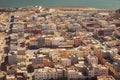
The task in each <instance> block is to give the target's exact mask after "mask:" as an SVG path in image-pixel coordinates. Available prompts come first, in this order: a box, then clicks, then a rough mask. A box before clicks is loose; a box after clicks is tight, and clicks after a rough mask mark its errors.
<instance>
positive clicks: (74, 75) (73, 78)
mask: <svg viewBox="0 0 120 80" xmlns="http://www.w3.org/2000/svg"><path fill="white" fill-rule="evenodd" d="M82 77H83V74H82V73H81V72H78V71H77V70H76V69H74V68H67V79H68V80H77V79H78V78H82Z"/></svg>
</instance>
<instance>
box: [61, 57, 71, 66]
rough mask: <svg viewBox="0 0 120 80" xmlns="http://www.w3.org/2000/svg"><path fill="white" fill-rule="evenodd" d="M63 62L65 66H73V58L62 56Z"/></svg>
mask: <svg viewBox="0 0 120 80" xmlns="http://www.w3.org/2000/svg"><path fill="white" fill-rule="evenodd" d="M61 64H62V65H63V66H64V67H67V66H71V60H70V59H68V58H62V59H61Z"/></svg>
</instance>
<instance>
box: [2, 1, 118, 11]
mask: <svg viewBox="0 0 120 80" xmlns="http://www.w3.org/2000/svg"><path fill="white" fill-rule="evenodd" d="M36 5H40V6H84V7H94V8H102V9H111V10H115V9H119V8H120V0H0V7H3V8H4V7H5V8H6V7H27V6H36Z"/></svg>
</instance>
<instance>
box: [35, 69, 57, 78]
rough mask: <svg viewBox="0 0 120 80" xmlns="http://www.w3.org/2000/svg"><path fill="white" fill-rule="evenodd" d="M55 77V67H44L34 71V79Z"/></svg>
mask: <svg viewBox="0 0 120 80" xmlns="http://www.w3.org/2000/svg"><path fill="white" fill-rule="evenodd" d="M51 78H52V79H57V71H56V69H55V68H50V67H45V68H42V69H39V70H36V71H35V80H44V79H51Z"/></svg>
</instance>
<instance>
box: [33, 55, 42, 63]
mask: <svg viewBox="0 0 120 80" xmlns="http://www.w3.org/2000/svg"><path fill="white" fill-rule="evenodd" d="M43 59H44V55H36V54H35V57H33V58H32V64H33V65H41V64H43Z"/></svg>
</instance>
